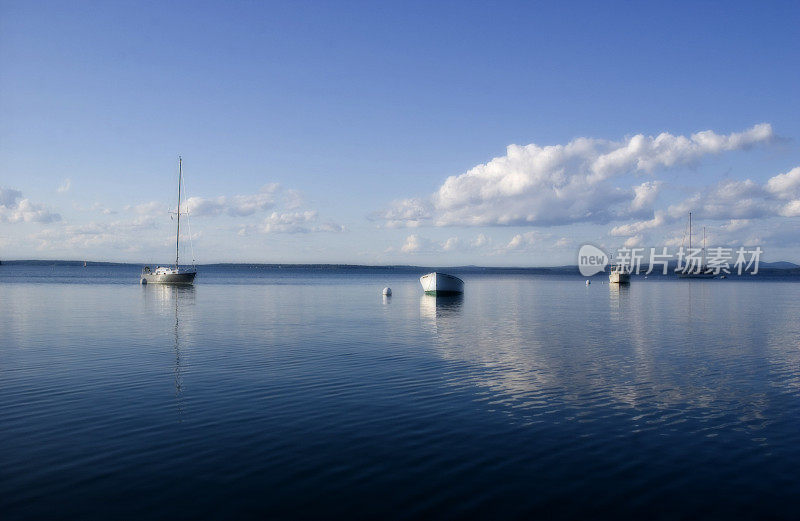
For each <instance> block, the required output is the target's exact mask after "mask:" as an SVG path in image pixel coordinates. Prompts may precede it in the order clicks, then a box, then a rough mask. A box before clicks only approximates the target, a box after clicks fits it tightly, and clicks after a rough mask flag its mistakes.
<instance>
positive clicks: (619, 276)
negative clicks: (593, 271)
mask: <svg viewBox="0 0 800 521" xmlns="http://www.w3.org/2000/svg"><path fill="white" fill-rule="evenodd" d="M608 282H609V284H630V282H631V274H630V273H625V272H620V271H612V272H611V273H609V274H608Z"/></svg>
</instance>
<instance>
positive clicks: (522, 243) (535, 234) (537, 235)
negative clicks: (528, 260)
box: [505, 231, 551, 250]
mask: <svg viewBox="0 0 800 521" xmlns="http://www.w3.org/2000/svg"><path fill="white" fill-rule="evenodd" d="M550 238H551V235H550V234H549V233H544V232H539V231H530V232H525V233H518V234H517V235H515V236H514V237H512V238H511V240H510V241H508V244H506V248H505V249H506V250H523V249H524V250H527V249H530V248H531V247H537V248H538V247H542V246H544V244H545V242H546V241H548V239H550ZM548 245H549V244H548Z"/></svg>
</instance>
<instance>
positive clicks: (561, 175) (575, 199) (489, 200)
mask: <svg viewBox="0 0 800 521" xmlns="http://www.w3.org/2000/svg"><path fill="white" fill-rule="evenodd" d="M773 137H774V135H773V132H772V127H771V126H770V125H769V124H767V123H762V124H759V125H755V126H754V127H752V128H750V129H748V130H746V131H744V132H736V133H731V134H728V135H720V134H716V133H715V132H713V131H711V130H707V131H703V132H697V133H695V134H692V135H690V136H675V135H672V134H669V133H662V134H659V135H658V136H644V135H641V134H639V135H635V136H632V137H629V138H627V139H625V140H623V141H619V142H616V141H607V140H600V139H589V138H578V139H574V140H573V141H571V142H569V143H567V144H565V145H551V146H539V145H536V144H530V145H525V146H519V145H510V146H509V147H508V148H507V150H506V154H505V155H504V156H501V157H497V158H494V159H492V160H491V161H489V162H488V163H485V164H481V165H477V166H475V167H473V168H471V169H470V170H468V171H467V172H465V173H463V174H460V175H455V176H451V177H448V178H447V179H446V180H445V181H444V183H443V184H442V185H441V186H440V187H439V189H438V190H437V191H436V192H435V193H434V194H432V195H431V196H430V197H427V198H417V199H402V200H399V201H395V202H394V203H392V204H391V205H390V207H389V208H387V209H386V210H384V211H383V212H380V213H379V214H378V217H379V218H381V219H382V220H384V221H385V225H386V226H389V227H398V226H410V227H414V226H419V225H421V224H433V225H437V226H449V225H462V226H506V225H531V226H537V225H554V224H570V223H580V222H591V223H605V222H609V221H612V220H619V219H627V218H631V217H635V216H640V217H641V216H642V215H643V213H644V212H646V211H648V208H649V207H650V206H652V205H653V204H654V202H655V200H656V197H657V196H658V193H659V190H660V188H661V183H660V182H658V181H649V182H645V183H643V184H639V185H636V186H631V187H629V188H624V187H619V186H615V185H614V183H613V182H612V179H614V178H618V177H620V176H623V175H627V174H636V173H643V174H648V173H651V172H653V171H654V170H656V169H659V168H669V167H674V166H677V165H688V164H693V163H696V162H698V161H699V160H701V159H702V158H703V157H704V156H708V155H713V154H719V153H722V152H725V151H730V150H741V149H746V148H749V147H751V146H754V145H757V144H759V143H765V142H769V141H770V140H772V139H773Z"/></svg>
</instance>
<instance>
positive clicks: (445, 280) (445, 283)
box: [419, 271, 464, 295]
mask: <svg viewBox="0 0 800 521" xmlns="http://www.w3.org/2000/svg"><path fill="white" fill-rule="evenodd" d="M419 283H420V284H422V289H423V290H424V291H425V293H426V294H428V295H455V294H457V293H464V281H463V280H461V279H459V278H458V277H454V276H452V275H448V274H446V273H438V272H436V271H434V272H433V273H428V274H427V275H423V276H422V277H420V278H419Z"/></svg>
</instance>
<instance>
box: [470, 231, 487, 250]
mask: <svg viewBox="0 0 800 521" xmlns="http://www.w3.org/2000/svg"><path fill="white" fill-rule="evenodd" d="M491 243H492V239H491V237H487V236H486V235H484V234H482V233H480V234H478V236H477V237H475V238H474V239H473V240H472V241H471V242H470V246H472V247H473V248H483V247H484V246H488V245H490V244H491Z"/></svg>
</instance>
